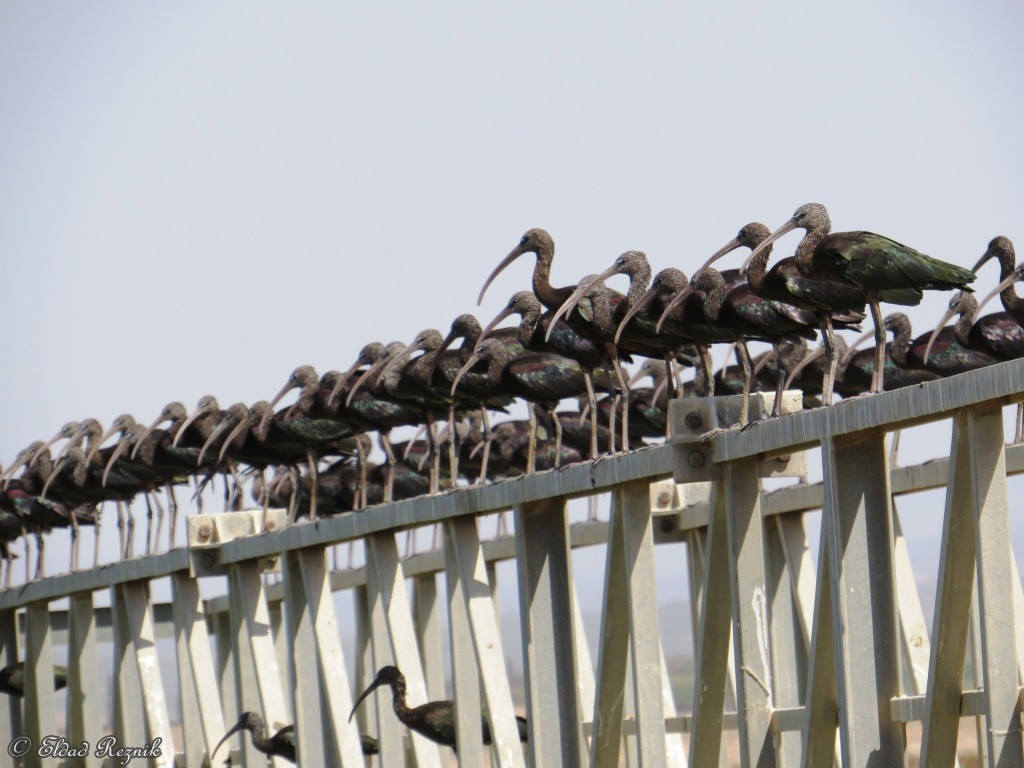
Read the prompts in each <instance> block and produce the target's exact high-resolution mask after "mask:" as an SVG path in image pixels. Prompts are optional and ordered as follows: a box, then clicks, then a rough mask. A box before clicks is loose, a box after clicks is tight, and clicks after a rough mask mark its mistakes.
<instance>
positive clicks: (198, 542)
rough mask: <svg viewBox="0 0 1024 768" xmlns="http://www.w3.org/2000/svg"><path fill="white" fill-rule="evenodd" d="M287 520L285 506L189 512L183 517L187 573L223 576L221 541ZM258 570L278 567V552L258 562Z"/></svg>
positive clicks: (281, 524)
mask: <svg viewBox="0 0 1024 768" xmlns="http://www.w3.org/2000/svg"><path fill="white" fill-rule="evenodd" d="M286 520H287V511H286V510H284V509H268V510H267V511H266V513H264V511H263V510H262V509H246V510H242V511H241V512H217V513H216V514H212V515H189V516H188V517H187V519H186V524H187V536H188V539H187V540H188V549H189V575H190V576H191V577H192V578H198V577H201V576H223V575H225V574H226V573H227V568H226V567H224V566H222V565H221V564H220V558H219V557H218V555H217V550H218V549H219V548H220V545H221V544H224V543H225V542H228V541H232V540H234V539H238V538H241V537H243V536H252V535H254V534H258V533H266V532H268V531H276V530H280V529H281V528H283V527H284V525H285V521H286ZM259 568H260V571H261V572H268V571H274V572H276V571H279V570H280V564H279V562H278V558H277V556H273V557H267V558H263V559H261V560H260V562H259Z"/></svg>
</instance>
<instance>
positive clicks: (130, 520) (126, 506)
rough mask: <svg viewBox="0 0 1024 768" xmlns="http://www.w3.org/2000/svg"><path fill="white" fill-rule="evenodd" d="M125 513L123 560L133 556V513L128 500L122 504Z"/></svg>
mask: <svg viewBox="0 0 1024 768" xmlns="http://www.w3.org/2000/svg"><path fill="white" fill-rule="evenodd" d="M124 509H125V512H127V513H128V536H127V538H126V540H125V547H126V549H125V552H124V556H125V558H130V557H132V556H133V555H134V554H135V513H134V512H133V511H132V502H131V500H130V499H129V500H128V501H126V502H125V503H124Z"/></svg>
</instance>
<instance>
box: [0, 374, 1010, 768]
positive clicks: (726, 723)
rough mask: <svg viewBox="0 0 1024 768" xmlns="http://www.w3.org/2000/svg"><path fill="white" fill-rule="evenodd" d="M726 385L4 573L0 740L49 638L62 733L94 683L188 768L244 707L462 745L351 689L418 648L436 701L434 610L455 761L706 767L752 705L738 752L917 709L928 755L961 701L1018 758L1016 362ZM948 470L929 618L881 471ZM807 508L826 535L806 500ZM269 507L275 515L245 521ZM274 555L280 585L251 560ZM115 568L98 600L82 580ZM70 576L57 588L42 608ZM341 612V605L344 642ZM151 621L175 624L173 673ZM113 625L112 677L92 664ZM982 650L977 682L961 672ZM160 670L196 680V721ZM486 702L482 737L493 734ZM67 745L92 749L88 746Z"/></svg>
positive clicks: (30, 694)
mask: <svg viewBox="0 0 1024 768" xmlns="http://www.w3.org/2000/svg"><path fill="white" fill-rule="evenodd" d="M797 396H798V393H792V394H788V395H787V397H789V398H791V399H795V398H796V397H797ZM737 400H738V398H718V399H715V400H695V399H690V400H678V401H674V402H673V403H672V404H671V408H670V422H671V425H672V437H671V439H670V441H669V442H668V443H666V444H664V445H655V446H649V447H647V448H644V449H641V450H637V451H633V452H630V453H626V454H618V455H614V456H610V457H607V458H602V459H599V460H596V461H592V462H584V463H581V464H575V465H571V466H567V467H563V468H561V469H559V470H552V471H547V472H539V473H535V474H533V475H530V476H526V477H521V478H515V479H510V480H506V481H501V482H498V483H494V484H492V485H488V486H485V487H471V488H461V489H457V490H453V491H449V492H446V493H443V494H439V495H436V496H430V497H422V498H417V499H412V500H407V501H400V502H395V503H391V504H385V505H381V506H378V507H374V508H371V509H368V510H365V511H363V512H359V513H355V514H349V515H344V516H341V517H337V518H331V519H327V520H321V521H318V522H316V523H301V524H296V525H292V526H287V527H277V526H276V523H277V518H272V519H273V520H274V523H275V525H274V527H275V529H274V530H263V528H264V527H267V528H269V527H270V525H267V524H266V523H265V521H264V520H263V515H262V513H261V512H257V513H229V514H224V515H203V516H195V517H193V518H192V519H190V525H189V541H190V543H191V545H190V547H189V548H187V549H179V550H173V551H170V552H167V553H164V554H158V555H150V556H146V557H139V558H135V559H133V560H129V561H124V562H117V563H113V564H110V565H107V566H105V567H102V568H97V569H92V570H89V571H82V572H76V573H72V574H67V575H62V576H54V577H50V578H47V579H44V580H41V581H37V582H31V583H28V584H26V585H24V586H21V587H18V588H15V589H11V590H7V591H6V592H2V593H0V654H2V663H3V664H9V663H13V662H14V661H15V660H17V659H19V658H24V661H25V668H26V675H25V678H26V681H25V694H26V695H25V698H24V699H23V700H17V699H12V698H10V697H0V741H2V742H3V743H7V742H8V741H9V740H10V739H11V738H13V737H14V736H16V735H21V734H23V735H25V736H27V737H28V738H30V739H32V740H33V743H35V744H38V743H40V740H41V739H42V738H43V737H44V736H45V735H47V734H53V733H55V732H56V731H55V728H56V722H57V719H58V718H57V712H56V711H55V704H54V702H55V697H54V692H53V683H52V669H51V666H50V665H51V663H52V661H53V658H54V653H53V646H54V644H55V643H58V642H59V643H64V644H66V647H67V666H68V695H67V712H66V731H67V736H68V740H69V742H70V743H71V744H78V743H80V742H81V741H83V740H87V741H89V742H90V743H92V744H95V742H96V741H97V739H98V738H99V737H100V736H101V735H102V734H101V729H102V722H103V717H102V715H103V713H102V712H101V711H100V707H99V706H98V705H97V699H98V695H97V694H98V691H100V690H101V685H107V686H109V687H110V689H111V691H112V700H113V709H114V713H113V731H114V734H115V735H116V736H117V737H118V740H119V742H120V743H121V744H128V745H131V744H144V743H147V742H149V741H151V740H152V739H154V738H156V737H159V738H161V739H162V741H163V744H164V745H165V748H164V750H163V755H162V757H160V758H156V759H152V760H151V764H153V765H159V766H164V765H167V766H169V765H174V764H177V765H178V766H189V768H192V767H193V766H199V765H202V764H203V760H204V756H205V755H206V754H207V753H208V752H209V750H211V749H212V748H213V746H214V745H215V744H216V743H217V741H218V740H219V739H220V738H221V736H222V735H223V734H224V733H225V731H226V726H227V725H230V724H231V723H232V722H233V718H234V717H236V716H237V715H238V713H239V712H240V711H242V710H255V711H258V712H259V713H260V714H262V716H263V718H264V720H265V721H267V722H268V723H270V724H277V725H283V724H286V723H295V725H296V741H297V745H298V750H299V761H300V763H301V764H302V765H306V766H320V765H324V766H327V765H343V766H356V765H360V766H361V765H364V764H366V762H365V761H366V760H371V761H374V762H371V764H374V765H381V766H389V768H390V766H396V765H415V766H420V767H421V768H434V767H436V766H441V765H447V764H449V763H450V761H451V760H452V759H453V758H454V754H453V753H452V751H451V750H449V749H447V748H445V747H439V746H438V745H436V744H434V743H432V742H430V741H427V740H426V739H424V738H423V737H421V736H418V735H412V736H411V738H409V737H407V736H406V735H405V734H404V729H403V728H402V727H401V726H400V725H399V723H398V722H397V720H396V719H395V717H394V715H393V713H392V712H391V705H390V697H389V696H385V695H382V694H378V695H377V696H375V697H374V699H373V702H374V703H373V705H372V706H370V705H369V704H368V705H364V707H363V710H365V712H364V713H363V714H361V715H360V719H359V720H356V721H353V722H349V720H348V716H349V711H350V709H351V707H352V703H353V698H354V697H353V693H354V692H358V691H357V690H356V689H358V690H362V688H363V686H364V685H365V684H366V683H368V682H369V680H370V679H372V677H373V675H374V673H375V671H376V670H377V669H378V668H379V667H381V666H384V665H386V664H396V665H397V666H398V667H399V668H400V669H401V670H402V671H403V673H404V674H405V676H406V679H407V682H408V691H409V699H410V702H411V703H412V704H414V705H415V704H419V703H422V702H424V701H427V700H430V699H439V698H446V695H445V680H444V667H445V663H444V658H445V653H446V651H445V648H444V647H443V646H444V642H445V640H444V637H445V634H444V633H442V628H441V622H442V617H443V616H444V615H447V618H448V623H449V627H448V632H447V638H448V640H447V643H448V646H449V647H448V649H447V653H448V656H449V658H450V664H451V670H452V689H453V693H454V698H455V700H456V701H457V702H458V704H459V707H458V713H459V718H458V726H457V727H458V737H459V744H460V748H459V752H458V760H459V764H460V765H466V766H471V765H482V764H484V762H485V750H487V751H488V752H489V760H490V762H491V764H493V765H502V766H513V767H514V766H525V765H533V766H545V767H547V766H570V765H571V766H582V765H591V766H595V767H597V766H618V765H619V764H620V762H621V761H622V760H625V761H626V763H627V765H630V766H633V765H637V766H659V767H660V766H666V765H667V766H686V765H689V766H699V767H703V766H714V767H715V768H717V767H718V766H720V765H724V764H726V761H727V757H726V756H725V753H724V750H723V738H724V737H723V733H724V732H725V731H727V730H729V729H736V730H737V731H738V743H739V758H740V762H741V764H742V765H744V766H774V765H780V766H790V765H792V766H798V765H799V766H832V765H833V764H835V763H839V764H841V765H843V766H896V765H902V764H904V763H905V761H906V759H907V737H906V728H905V726H906V724H907V723H908V722H912V721H920V722H921V724H922V728H923V733H922V736H921V754H920V759H921V764H922V765H930V766H931V765H935V766H938V765H952V764H954V762H955V761H956V759H957V756H956V747H957V734H958V732H959V723H960V718H961V717H974V718H976V721H977V723H978V724H979V726H978V727H979V731H978V733H979V740H978V756H979V758H980V760H981V761H982V762H983V763H984V764H986V765H992V766H1010V765H1012V766H1020V765H1024V752H1022V738H1021V720H1020V715H1021V712H1020V707H1021V703H1020V691H1021V678H1020V672H1019V670H1021V669H1024V659H1022V658H1021V654H1022V653H1024V593H1022V590H1021V582H1020V578H1019V574H1018V570H1017V566H1016V563H1015V561H1014V557H1013V553H1012V550H1011V547H1010V517H1009V507H1008V499H1007V491H1006V476H1007V473H1008V472H1012V473H1015V472H1022V471H1024V448H1022V447H1020V446H1011V447H1009V448H1008V447H1007V446H1005V444H1004V438H1003V419H1002V407H1003V406H1004V405H1006V404H1008V403H1012V402H1015V401H1018V400H1024V361H1014V362H1008V363H1002V364H1000V365H994V366H990V367H987V368H983V369H981V370H978V371H974V372H972V373H968V374H964V375H961V376H956V377H952V378H949V379H945V380H942V381H937V382H932V383H928V384H924V385H921V386H919V387H913V388H908V389H902V390H897V391H894V392H888V393H883V394H880V395H876V396H870V397H863V398H856V399H853V400H849V401H844V402H842V403H839V404H838V405H835V406H832V407H830V408H824V409H817V410H814V411H807V412H796V413H792V414H791V415H788V416H784V417H782V418H779V419H772V420H766V421H758V422H756V423H755V424H753V425H752V426H751V427H749V428H747V429H744V430H739V429H727V430H724V431H709V428H711V427H717V426H719V425H721V424H729V423H732V422H734V421H735V419H736V416H737V415H738V414H737V413H736V409H737V407H738V404H737ZM753 403H754V407H755V411H756V412H757V413H762V412H764V411H765V409H766V407H767V405H768V403H766V402H765V396H762V395H757V396H755V397H754V400H753ZM790 406H791V407H792V406H793V403H792V402H791V403H790ZM940 420H950V421H951V422H952V433H953V437H952V443H951V449H950V455H949V458H948V459H941V460H937V461H933V462H930V463H928V464H924V465H919V466H916V467H901V468H890V466H889V457H888V455H887V452H886V442H885V440H886V434H887V433H888V432H891V431H894V430H897V429H901V428H904V427H908V426H912V425H916V424H921V423H924V422H930V421H940ZM809 450H819V451H820V453H821V461H822V466H823V475H824V480H823V482H821V483H818V484H807V483H800V484H796V485H791V486H787V487H785V488H782V489H780V490H776V491H772V492H764V491H763V490H762V488H761V480H762V479H763V478H767V477H800V476H802V475H803V474H804V472H805V469H804V467H805V454H803V453H802V452H804V451H809ZM943 485H945V486H946V489H947V490H946V505H945V512H944V516H943V522H942V536H941V542H942V544H941V546H942V551H941V557H940V565H939V572H938V585H937V597H936V602H935V609H934V616H933V621H932V627H933V629H932V633H931V636H930V637H929V633H928V631H927V629H926V621H925V612H924V607H923V606H922V605H921V601H920V599H919V597H918V593H917V590H916V587H915V584H914V578H913V572H912V570H911V568H910V560H909V555H908V554H907V550H906V543H905V541H904V537H903V534H902V530H901V528H900V521H899V516H898V514H897V513H896V509H895V505H894V498H895V497H897V496H899V495H901V494H906V493H912V492H916V491H920V490H925V489H929V488H939V487H942V486H943ZM605 493H607V494H609V495H610V497H611V511H610V516H609V520H608V521H607V522H588V523H581V524H573V525H570V522H569V514H568V509H567V501H568V500H569V499H572V498H576V497H582V496H590V495H593V494H605ZM508 509H511V510H512V511H513V515H514V528H513V530H514V534H513V535H512V536H509V537H505V538H501V539H498V540H494V541H482V540H481V538H480V534H479V526H478V518H479V517H480V516H482V515H487V514H491V513H495V512H500V511H503V510H508ZM818 509H820V510H822V512H821V526H820V528H821V539H820V543H819V545H818V548H817V552H818V555H817V558H816V562H815V558H814V557H812V554H811V551H812V547H811V546H810V543H809V542H808V534H807V526H806V525H805V519H804V518H805V514H806V513H808V512H812V513H813V512H814V511H815V510H818ZM268 519H271V518H268ZM937 524H938V520H937V517H936V525H937ZM432 525H440V526H442V530H443V548H442V549H441V550H440V551H436V552H428V553H422V554H418V555H414V556H412V557H409V558H405V559H403V558H402V557H400V555H399V550H398V545H397V539H396V536H397V535H398V534H399V533H400V532H402V531H406V530H409V529H416V528H420V527H423V526H432ZM254 531H262V532H258V533H256V534H255V535H244V534H249V533H252V532H254ZM353 541H359V542H361V543H362V546H363V548H364V552H365V565H364V566H363V567H361V568H357V569H351V570H341V571H332V570H331V569H330V568H329V567H328V563H329V561H330V558H329V557H328V554H327V550H328V548H330V547H332V546H334V545H336V544H344V543H347V542H353ZM662 542H685V543H686V545H687V548H688V565H689V584H688V586H687V587H685V588H684V587H682V585H681V586H680V592H681V594H677V595H671V594H670V595H667V594H660V595H659V594H658V591H657V588H656V580H655V551H656V548H657V545H658V544H660V543H662ZM594 545H598V546H606V566H605V572H604V580H603V587H601V588H600V589H601V601H602V617H601V628H600V632H599V645H598V647H597V648H596V649H591V648H589V647H588V644H587V640H586V637H585V633H584V631H583V622H582V618H581V612H580V608H579V600H578V598H577V588H576V583H577V578H576V577H575V576H574V574H573V570H572V556H571V551H572V549H573V547H580V546H594ZM500 561H514V563H515V568H516V573H517V588H518V597H519V605H518V619H519V626H520V634H521V640H522V652H523V670H524V691H523V694H524V697H525V702H526V711H525V714H526V716H527V718H528V719H529V742H528V743H527V744H525V745H522V746H521V745H520V743H519V739H518V735H517V731H516V728H515V721H514V718H513V715H514V707H513V695H512V687H511V685H510V682H509V675H508V671H507V668H506V654H505V652H504V650H503V644H502V641H503V638H502V635H501V631H500V625H499V619H498V615H497V611H496V606H495V598H494V592H493V588H494V582H495V578H494V574H495V572H494V565H495V563H497V562H500ZM272 567H277V568H279V569H280V572H281V575H282V580H281V581H280V582H279V583H274V584H270V583H268V582H267V580H266V578H265V577H264V575H263V574H264V572H265V571H267V570H268V569H269V568H272ZM440 573H443V574H444V575H445V580H444V588H443V591H441V589H440V587H439V582H438V580H437V575H438V574H440ZM225 576H226V577H227V579H226V583H227V589H226V591H225V592H224V594H223V596H222V597H217V598H214V599H212V600H208V601H203V600H202V599H201V597H200V588H199V586H200V579H205V578H211V577H212V578H219V579H221V581H224V577H225ZM168 578H169V580H170V585H171V587H170V588H171V593H172V600H171V603H170V606H167V605H165V604H155V603H154V601H153V600H152V599H151V584H152V583H153V582H154V581H155V580H161V579H168ZM409 580H411V581H412V595H413V597H412V600H410V597H409V592H408V589H407V582H408V581H409ZM104 590H106V591H109V595H110V604H111V606H112V607H111V608H109V609H103V608H99V607H96V606H95V605H94V596H95V594H96V593H97V592H100V591H104ZM342 591H348V592H351V593H352V594H353V596H354V599H353V600H352V605H353V606H354V615H351V616H339V615H338V614H337V611H336V607H335V601H334V599H333V595H334V594H335V593H337V592H342ZM678 597H686V598H688V599H689V601H690V604H691V608H692V611H693V618H694V621H693V627H694V633H695V638H694V640H695V648H696V658H695V666H696V669H695V677H696V679H695V684H694V690H695V693H694V698H693V701H692V702H682V705H683V706H682V707H681V708H682V709H684V710H688V711H689V714H685V715H680V714H679V712H678V711H677V706H678V704H679V703H677V702H674V701H673V698H672V689H671V686H670V685H669V678H668V673H667V671H666V665H665V659H664V653H663V650H662V646H661V633H660V631H659V612H658V605H659V601H661V602H664V601H665V600H668V599H673V598H678ZM64 599H67V606H66V608H64V607H60V608H59V610H56V609H55V610H51V603H54V602H55V601H63V600H64ZM341 624H344V625H346V626H348V627H351V626H354V627H355V631H356V651H355V654H354V658H353V657H352V655H351V654H350V655H346V653H345V652H344V650H343V645H342V641H341V631H340V626H339V625H341ZM972 629H973V631H972ZM158 634H162V635H163V636H164V637H173V641H174V649H175V661H176V672H177V674H176V675H175V676H174V677H173V678H170V679H168V678H166V677H165V676H163V675H162V674H161V669H160V665H159V663H158V658H157V648H156V641H157V636H158ZM106 636H109V638H110V643H109V646H110V648H111V649H112V654H113V664H114V675H113V679H112V680H109V681H101V680H100V679H99V673H98V668H99V666H98V663H97V660H98V654H99V653H100V650H101V647H102V646H104V645H105V643H104V639H105V637H106ZM969 653H970V661H971V668H972V670H973V674H974V675H975V677H976V684H975V685H972V686H968V687H967V690H966V691H965V685H964V674H965V672H964V670H965V660H966V659H967V658H968V654H969ZM168 686H174V687H175V688H176V690H177V693H178V695H179V696H180V697H181V699H182V702H183V703H182V723H181V732H180V734H175V733H173V732H172V728H171V717H170V715H169V712H168V705H167V699H166V697H165V692H166V691H167V690H168ZM482 709H486V711H487V712H488V713H489V716H490V720H491V724H492V725H491V730H492V734H493V736H494V743H493V745H492V746H491V747H490V748H486V747H484V746H482V745H481V738H480V719H479V713H480V712H481V710H482ZM272 727H273V726H272ZM360 728H362V729H363V730H364V731H368V732H371V733H373V734H374V735H376V736H378V737H379V742H380V756H379V757H374V758H364V757H363V755H362V753H361V751H360V744H359V729H360ZM236 743H240V744H242V746H241V749H240V752H239V756H240V757H241V759H242V760H243V761H244V764H245V765H249V766H254V765H260V766H262V765H266V760H267V759H266V757H264V756H263V755H262V754H260V753H258V752H256V751H255V750H254V748H253V747H252V746H251V744H250V742H249V741H248V739H246V740H245V741H244V742H236ZM167 745H172V746H171V747H170V748H168V747H167ZM224 755H226V750H225V751H222V752H221V756H222V757H223V756H224ZM56 762H57V761H46V760H44V759H39V758H36V757H33V755H31V754H30V755H28V756H26V757H25V758H23V760H22V764H24V765H26V766H30V765H46V764H56ZM64 762H66V764H68V765H87V766H93V765H100V764H103V763H102V761H101V760H100V759H99V758H97V757H95V756H94V755H93V756H89V757H83V758H72V759H68V760H66V761H64ZM273 764H274V765H275V766H280V765H284V764H285V763H284V762H283V761H281V760H280V759H279V758H278V759H275V760H274V761H273Z"/></svg>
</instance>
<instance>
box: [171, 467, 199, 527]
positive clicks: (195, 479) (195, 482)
mask: <svg viewBox="0 0 1024 768" xmlns="http://www.w3.org/2000/svg"><path fill="white" fill-rule="evenodd" d="M192 482H193V483H194V484H195V486H196V514H197V515H201V514H203V488H202V486H201V485H200V484H199V475H198V474H195V475H192ZM174 523H175V521H174V520H172V521H171V538H172V539H173V538H174Z"/></svg>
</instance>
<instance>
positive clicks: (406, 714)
mask: <svg viewBox="0 0 1024 768" xmlns="http://www.w3.org/2000/svg"><path fill="white" fill-rule="evenodd" d="M382 685H389V686H391V696H392V706H393V707H394V709H395V715H396V716H397V717H398V719H399V721H401V723H402V724H403V725H404V726H406V727H407V728H408V729H409V730H411V731H415V732H416V733H418V734H420V735H421V736H425V737H426V738H428V739H430V740H431V741H433V742H434V743H435V744H444V745H446V746H449V747H451V748H452V749H453V750H455V751H456V752H458V748H457V745H456V743H455V734H456V722H457V710H456V706H455V702H453V701H428V702H427V703H426V704H421V705H420V706H418V707H412V708H410V707H409V705H408V704H406V702H405V675H403V674H402V673H401V672H400V671H399V670H398V667H391V666H388V667H381V668H380V671H379V672H377V676H376V677H375V678H374V679H373V682H372V683H370V685H369V687H367V689H366V690H365V691H363V693H362V694H361V695H360V696H359V698H358V699H356V703H355V705H354V706H353V707H352V712H351V714H349V716H348V719H349V721H351V720H352V716H353V715H355V713H356V709H357V708H358V707H359V705H360V704H361V703H362V702H363V699H365V698H366V697H367V696H369V695H370V694H371V693H373V692H374V691H375V690H377V689H378V688H379V687H380V686H382ZM480 727H481V730H482V733H483V743H484V744H490V743H491V724H490V722H488V719H487V716H486V715H484V716H483V717H481V721H480ZM516 727H517V728H518V730H519V740H520V741H524V742H525V741H527V740H528V738H529V732H528V729H527V723H526V718H525V717H520V716H518V715H516Z"/></svg>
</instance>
